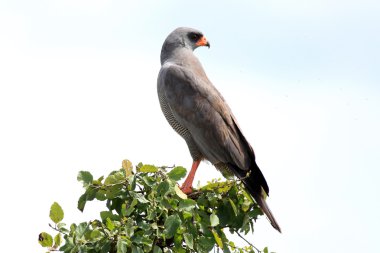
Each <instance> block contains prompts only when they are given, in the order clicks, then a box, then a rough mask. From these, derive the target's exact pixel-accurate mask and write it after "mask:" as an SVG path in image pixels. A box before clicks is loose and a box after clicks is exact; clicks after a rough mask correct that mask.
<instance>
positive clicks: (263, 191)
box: [232, 163, 281, 233]
mask: <svg viewBox="0 0 380 253" xmlns="http://www.w3.org/2000/svg"><path fill="white" fill-rule="evenodd" d="M232 169H234V171H235V172H237V173H236V175H237V176H238V177H239V178H241V179H242V181H243V183H244V185H245V187H246V189H247V190H248V192H249V193H250V194H251V196H252V197H253V199H254V200H255V201H256V203H257V204H258V205H259V206H260V208H261V210H262V211H263V213H264V214H265V215H266V216H267V218H268V219H269V222H270V223H271V225H272V226H273V228H275V229H276V230H277V231H278V232H280V233H281V228H280V226H279V225H278V223H277V221H276V219H275V218H274V216H273V214H272V212H271V211H270V209H269V206H268V204H267V203H266V201H265V197H266V196H267V195H268V194H269V187H268V185H267V182H266V180H265V178H264V175H263V174H262V172H261V171H260V169H259V167H258V166H257V165H256V163H254V164H253V166H252V167H251V168H250V171H249V172H248V174H246V173H247V171H242V170H240V169H239V168H237V167H236V166H232ZM243 174H245V175H243Z"/></svg>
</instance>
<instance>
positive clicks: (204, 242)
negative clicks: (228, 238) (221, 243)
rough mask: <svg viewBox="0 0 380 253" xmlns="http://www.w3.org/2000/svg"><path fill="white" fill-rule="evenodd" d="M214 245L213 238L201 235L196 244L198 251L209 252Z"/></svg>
mask: <svg viewBox="0 0 380 253" xmlns="http://www.w3.org/2000/svg"><path fill="white" fill-rule="evenodd" d="M214 245H215V240H214V238H211V237H204V236H201V237H200V238H199V241H198V244H197V246H198V251H199V252H210V251H211V250H212V249H213V248H214Z"/></svg>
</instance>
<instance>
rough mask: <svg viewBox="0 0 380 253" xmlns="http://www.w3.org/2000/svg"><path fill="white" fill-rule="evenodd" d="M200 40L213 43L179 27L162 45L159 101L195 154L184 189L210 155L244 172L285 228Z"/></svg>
mask: <svg viewBox="0 0 380 253" xmlns="http://www.w3.org/2000/svg"><path fill="white" fill-rule="evenodd" d="M201 46H207V47H210V44H209V42H208V41H207V39H206V37H205V36H204V35H203V34H202V32H200V31H198V30H196V29H192V28H186V27H180V28H177V29H175V30H174V31H173V32H172V33H170V34H169V35H168V37H167V38H166V40H165V42H164V44H163V45H162V50H161V69H160V72H159V75H158V79H157V92H158V97H159V101H160V106H161V109H162V112H163V114H164V115H165V118H166V119H167V121H168V122H169V124H170V125H171V127H172V128H173V129H174V130H175V131H176V132H177V133H178V134H179V135H180V136H182V138H184V139H185V141H186V143H187V146H188V148H189V151H190V154H191V156H192V158H193V164H192V167H191V171H190V173H189V175H188V176H187V178H186V180H185V182H184V184H183V185H182V188H181V189H182V191H183V192H184V193H191V191H192V183H193V180H194V175H195V172H196V170H197V168H198V166H199V164H200V162H201V161H202V160H208V161H210V162H211V163H212V164H213V165H214V166H215V167H216V168H217V169H219V170H220V171H221V172H222V174H223V175H227V176H228V175H235V176H237V177H238V178H240V179H241V180H242V182H243V183H244V185H245V187H246V189H247V190H248V192H249V193H250V194H251V195H252V197H253V198H254V199H255V201H256V202H257V204H258V205H259V206H260V208H261V210H262V211H263V212H264V213H265V215H266V216H267V217H268V219H269V221H270V223H271V224H272V226H273V227H274V228H275V229H277V230H278V231H279V232H281V229H280V226H279V225H278V223H277V222H276V220H275V218H274V216H273V214H272V212H271V211H270V209H269V207H268V205H267V204H266V202H265V198H266V196H267V195H268V194H269V187H268V184H267V182H266V180H265V178H264V175H263V174H262V172H261V170H260V169H259V167H258V166H257V164H256V161H255V154H254V152H253V149H252V147H251V145H250V144H249V143H248V141H247V140H246V138H245V137H244V135H243V133H242V131H241V130H240V127H239V125H238V123H237V121H236V118H235V116H234V115H233V114H232V112H231V109H230V107H229V106H228V104H227V103H226V101H225V100H224V98H223V97H222V95H221V94H220V93H219V91H218V90H217V89H216V88H215V86H214V85H213V84H212V83H211V82H210V80H209V79H208V77H207V75H206V73H205V71H204V69H203V67H202V64H201V63H200V61H199V60H198V58H197V57H196V56H195V55H194V53H193V51H194V49H196V48H197V47H201Z"/></svg>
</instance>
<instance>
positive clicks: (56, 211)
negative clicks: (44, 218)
mask: <svg viewBox="0 0 380 253" xmlns="http://www.w3.org/2000/svg"><path fill="white" fill-rule="evenodd" d="M49 217H50V219H51V220H52V221H53V222H54V223H58V222H60V221H61V220H63V217H64V213H63V210H62V207H61V206H60V205H59V204H58V203H57V202H54V203H53V204H52V205H51V207H50V215H49Z"/></svg>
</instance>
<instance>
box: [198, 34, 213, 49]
mask: <svg viewBox="0 0 380 253" xmlns="http://www.w3.org/2000/svg"><path fill="white" fill-rule="evenodd" d="M195 45H197V46H198V47H200V46H205V47H208V48H210V43H209V42H208V41H207V39H206V37H205V36H202V38H200V39H199V40H198V42H197V43H195Z"/></svg>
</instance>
